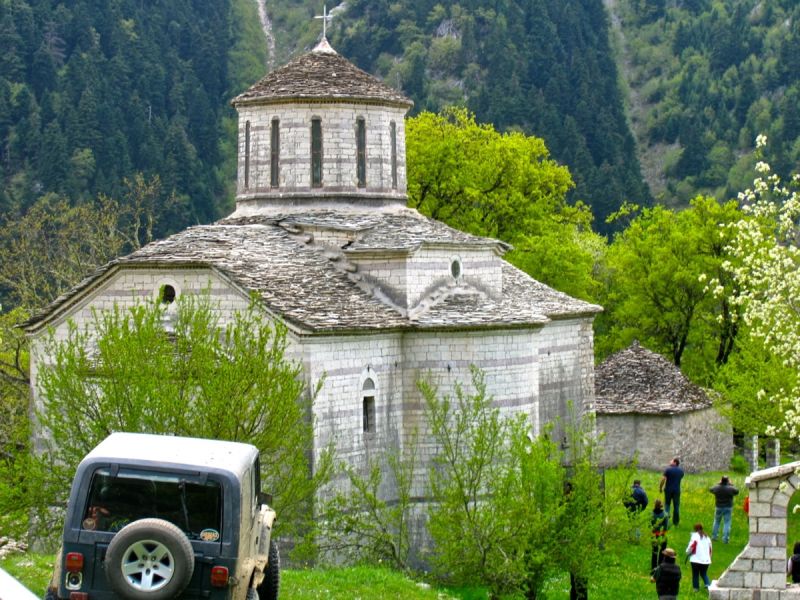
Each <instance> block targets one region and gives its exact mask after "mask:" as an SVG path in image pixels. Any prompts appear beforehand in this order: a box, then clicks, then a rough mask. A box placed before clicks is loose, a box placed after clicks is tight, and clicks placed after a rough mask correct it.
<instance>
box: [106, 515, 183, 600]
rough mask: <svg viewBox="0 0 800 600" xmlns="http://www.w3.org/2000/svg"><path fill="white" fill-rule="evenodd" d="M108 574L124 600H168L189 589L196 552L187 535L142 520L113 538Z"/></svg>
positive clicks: (162, 523) (160, 522)
mask: <svg viewBox="0 0 800 600" xmlns="http://www.w3.org/2000/svg"><path fill="white" fill-rule="evenodd" d="M105 572H106V578H107V580H108V584H109V586H110V587H111V589H112V590H113V591H114V593H116V594H117V595H118V596H119V597H120V598H122V599H123V600H168V599H170V598H174V597H175V596H177V595H178V594H180V593H181V592H182V591H183V590H184V589H185V588H186V586H187V585H189V581H190V580H191V578H192V574H193V573H194V551H193V550H192V544H191V542H189V538H187V537H186V534H184V533H183V531H181V530H180V528H178V527H177V526H175V525H173V524H172V523H170V522H169V521H164V520H163V519H141V520H139V521H134V522H133V523H130V524H128V525H126V526H125V527H123V528H122V529H120V530H119V532H118V533H117V534H116V535H115V536H114V537H113V538H112V540H111V543H110V544H109V545H108V550H107V552H106V558H105Z"/></svg>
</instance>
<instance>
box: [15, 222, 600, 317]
mask: <svg viewBox="0 0 800 600" xmlns="http://www.w3.org/2000/svg"><path fill="white" fill-rule="evenodd" d="M318 216H319V221H317V220H316V219H315V215H314V214H313V213H304V214H295V215H291V214H287V215H270V216H268V217H267V216H261V217H250V218H244V219H229V220H223V221H220V222H217V223H214V224H212V225H200V226H196V227H191V228H189V229H187V230H185V231H182V232H180V233H177V234H175V235H173V236H170V237H169V238H167V239H165V240H160V241H156V242H153V243H151V244H148V245H147V246H145V247H143V248H141V249H139V250H137V251H136V252H133V253H132V254H129V255H127V256H124V257H122V258H118V259H116V260H114V261H112V262H111V263H108V264H107V265H105V266H104V267H102V268H101V269H99V270H98V271H97V272H96V273H95V274H94V275H92V276H91V277H89V278H87V279H85V280H84V281H83V282H81V283H80V284H78V286H76V287H75V288H73V289H72V290H71V291H70V292H69V293H68V294H65V295H64V296H62V297H60V298H58V299H57V300H56V301H55V302H53V303H52V304H51V305H50V306H49V307H48V308H47V309H45V311H44V312H43V313H41V314H39V315H36V316H35V317H33V318H32V319H30V320H29V321H28V322H27V323H26V324H25V325H26V327H27V328H29V329H30V328H36V327H37V326H38V325H39V324H41V323H43V322H44V321H46V320H48V319H49V317H50V316H51V315H53V314H56V313H57V312H59V310H60V309H61V308H62V307H64V306H66V305H67V304H68V303H69V302H70V300H71V299H73V298H75V297H77V296H79V295H80V294H82V293H83V292H84V291H85V290H88V289H89V288H91V286H92V285H93V284H94V282H96V281H97V280H98V279H100V278H102V277H103V276H104V275H106V274H107V273H109V272H110V271H112V270H114V269H119V268H126V267H128V268H135V267H137V266H142V267H156V268H181V267H194V268H196V267H208V268H213V269H216V270H217V271H218V272H220V273H221V274H222V275H223V276H225V277H227V278H228V279H229V280H230V281H232V282H233V283H234V284H236V285H238V286H240V287H241V288H242V289H244V290H245V291H247V292H252V293H254V294H255V295H256V296H257V297H258V298H260V300H261V301H262V303H263V304H264V306H265V307H266V308H267V309H268V310H269V311H271V312H272V313H274V314H276V315H279V316H280V317H282V318H283V319H284V320H285V321H286V322H287V323H290V324H294V325H295V326H297V327H299V328H301V329H303V330H306V331H309V332H312V333H326V332H327V333H335V332H346V331H364V332H366V331H380V330H384V331H385V330H413V329H438V328H456V329H471V328H486V327H492V328H495V327H503V328H506V327H526V326H530V325H535V324H539V323H545V322H547V321H548V320H550V319H553V318H563V317H569V316H578V315H591V314H594V313H596V312H599V311H600V310H601V308H600V307H599V306H596V305H593V304H589V303H586V302H583V301H581V300H577V299H574V298H571V297H570V296H567V295H566V294H563V293H561V292H558V291H556V290H554V289H552V288H550V287H548V286H546V285H543V284H541V283H539V282H537V281H535V280H533V279H531V278H530V277H529V276H528V275H526V274H524V273H522V272H521V271H519V270H518V269H516V268H515V267H513V266H512V265H510V264H508V263H507V262H506V261H503V260H502V259H501V258H500V257H496V258H497V260H500V261H501V263H502V269H503V293H502V294H501V295H499V296H495V295H493V292H492V291H487V290H479V289H475V288H472V287H469V286H468V285H466V284H463V283H462V284H455V283H453V284H452V285H448V286H445V287H443V288H442V289H439V290H434V291H433V292H432V293H431V294H430V295H429V296H428V297H427V298H426V300H425V302H424V303H422V304H421V306H419V307H416V308H414V309H412V310H411V311H410V312H409V311H407V310H405V309H403V308H400V307H397V306H394V305H393V304H392V303H391V301H389V300H388V299H387V298H386V297H385V295H384V294H383V293H382V290H381V289H380V288H379V287H378V286H376V285H375V284H374V283H370V282H367V281H365V280H363V279H362V278H361V277H360V275H359V274H358V272H357V269H356V268H354V266H353V265H352V264H351V263H349V262H348V260H347V253H348V251H349V247H348V248H345V249H344V250H343V251H341V252H332V251H331V248H330V247H327V246H323V245H321V244H315V243H313V240H312V239H311V238H312V237H313V236H312V235H309V234H307V233H304V232H303V231H302V227H303V225H306V226H311V225H314V226H321V225H322V224H324V225H325V226H326V227H327V228H339V229H343V230H346V229H348V228H351V229H356V230H357V229H359V228H360V229H361V230H362V232H361V233H360V234H359V236H357V241H355V242H354V243H352V244H350V246H355V247H356V248H390V249H396V250H400V251H402V250H413V249H414V248H416V247H419V246H421V245H423V244H426V243H437V244H438V243H449V244H456V245H458V246H459V247H460V246H461V245H462V244H467V245H474V246H477V247H480V246H483V247H486V246H496V247H497V246H498V245H499V244H500V242H497V241H496V240H491V239H488V238H480V237H476V236H472V235H469V234H466V233H463V232H460V231H457V230H455V229H452V228H450V227H447V226H446V225H443V224H442V223H438V222H436V221H433V220H431V219H427V218H425V217H423V216H421V215H419V213H417V212H416V211H411V210H404V211H402V212H401V213H395V214H385V213H347V212H342V213H336V212H333V211H322V212H320V213H319V215H318ZM379 239H381V240H382V244H380V245H379V244H378V240H379Z"/></svg>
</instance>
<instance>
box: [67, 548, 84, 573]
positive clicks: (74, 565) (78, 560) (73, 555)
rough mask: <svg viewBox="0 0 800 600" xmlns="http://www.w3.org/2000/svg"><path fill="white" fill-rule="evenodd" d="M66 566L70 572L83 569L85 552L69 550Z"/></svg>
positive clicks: (77, 571)
mask: <svg viewBox="0 0 800 600" xmlns="http://www.w3.org/2000/svg"><path fill="white" fill-rule="evenodd" d="M64 568H65V569H66V570H67V571H69V572H70V573H79V572H81V571H83V554H81V553H80V552H67V555H66V556H65V557H64Z"/></svg>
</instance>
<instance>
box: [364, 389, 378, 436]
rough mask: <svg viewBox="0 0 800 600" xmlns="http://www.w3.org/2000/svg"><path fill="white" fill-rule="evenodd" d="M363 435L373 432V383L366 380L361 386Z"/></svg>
mask: <svg viewBox="0 0 800 600" xmlns="http://www.w3.org/2000/svg"><path fill="white" fill-rule="evenodd" d="M361 397H362V409H363V410H362V414H363V425H364V433H374V432H375V382H374V381H372V379H366V380H365V381H364V384H363V385H362V386H361Z"/></svg>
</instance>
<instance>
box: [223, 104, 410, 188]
mask: <svg viewBox="0 0 800 600" xmlns="http://www.w3.org/2000/svg"><path fill="white" fill-rule="evenodd" d="M404 116H405V109H403V108H394V107H387V106H373V105H367V104H363V105H356V104H346V103H329V104H328V103H326V104H317V103H300V102H298V103H292V104H274V105H266V106H243V107H240V108H239V141H238V156H239V161H238V177H237V182H238V184H237V186H238V187H237V194H240V195H241V194H259V195H261V194H265V195H267V196H269V195H271V194H272V195H276V196H277V195H280V194H285V193H291V192H306V193H308V192H312V191H313V192H314V193H318V192H322V193H324V192H326V191H330V192H347V193H351V194H354V195H355V197H356V198H357V196H358V195H359V194H370V193H376V192H380V193H394V194H405V192H406V167H405V123H404ZM315 117H319V118H320V119H321V122H322V148H323V151H322V152H323V161H322V165H323V175H322V187H321V188H312V187H311V119H312V118H315ZM359 117H361V118H363V119H364V120H365V123H366V160H367V179H366V184H367V185H366V187H364V188H359V187H357V175H356V119H357V118H359ZM274 118H277V119H279V122H280V144H279V146H280V166H279V182H280V185H279V187H278V188H273V187H271V186H270V153H271V152H270V144H271V135H270V129H271V124H272V120H273V119H274ZM390 121H394V122H395V124H396V152H397V161H396V163H397V187H396V188H393V187H392V161H391V133H390ZM248 122H249V123H250V158H249V168H248V169H247V171H248V177H247V183H248V185H247V187H245V156H246V151H245V141H246V133H245V128H246V127H247V123H248Z"/></svg>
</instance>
